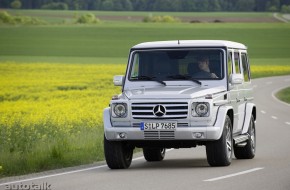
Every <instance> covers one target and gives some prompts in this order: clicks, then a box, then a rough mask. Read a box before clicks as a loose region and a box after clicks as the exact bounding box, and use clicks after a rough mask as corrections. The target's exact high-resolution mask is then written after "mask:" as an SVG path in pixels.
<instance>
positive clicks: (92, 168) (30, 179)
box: [0, 148, 174, 187]
mask: <svg viewBox="0 0 290 190" xmlns="http://www.w3.org/2000/svg"><path fill="white" fill-rule="evenodd" d="M172 150H174V149H173V148H171V149H167V150H166V152H169V151H172ZM142 159H144V157H143V156H140V157H137V158H134V159H133V160H132V161H137V160H142ZM105 167H108V166H107V164H105V165H100V166H95V167H90V168H84V169H79V170H73V171H69V172H62V173H57V174H51V175H45V176H40V177H34V178H28V179H23V180H18V181H11V182H7V183H1V184H0V187H1V186H4V185H11V184H15V183H22V182H27V181H33V180H39V179H45V178H50V177H57V176H62V175H68V174H74V173H79V172H85V171H90V170H96V169H100V168H105Z"/></svg>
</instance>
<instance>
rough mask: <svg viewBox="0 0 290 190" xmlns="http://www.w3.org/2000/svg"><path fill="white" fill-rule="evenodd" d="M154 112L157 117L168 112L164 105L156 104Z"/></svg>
mask: <svg viewBox="0 0 290 190" xmlns="http://www.w3.org/2000/svg"><path fill="white" fill-rule="evenodd" d="M153 113H154V115H155V116H157V117H162V116H164V115H165V113H166V110H165V107H164V106H162V105H156V106H155V107H154V108H153Z"/></svg>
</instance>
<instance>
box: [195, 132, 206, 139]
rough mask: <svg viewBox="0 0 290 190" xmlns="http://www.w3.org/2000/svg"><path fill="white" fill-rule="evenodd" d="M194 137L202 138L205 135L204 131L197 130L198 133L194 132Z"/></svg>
mask: <svg viewBox="0 0 290 190" xmlns="http://www.w3.org/2000/svg"><path fill="white" fill-rule="evenodd" d="M193 137H194V138H197V139H200V138H203V137H204V135H203V133H201V132H197V133H193Z"/></svg>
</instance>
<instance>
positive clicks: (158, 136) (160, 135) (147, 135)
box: [144, 131, 175, 140]
mask: <svg viewBox="0 0 290 190" xmlns="http://www.w3.org/2000/svg"><path fill="white" fill-rule="evenodd" d="M144 139H147V140H171V139H175V132H174V131H144Z"/></svg>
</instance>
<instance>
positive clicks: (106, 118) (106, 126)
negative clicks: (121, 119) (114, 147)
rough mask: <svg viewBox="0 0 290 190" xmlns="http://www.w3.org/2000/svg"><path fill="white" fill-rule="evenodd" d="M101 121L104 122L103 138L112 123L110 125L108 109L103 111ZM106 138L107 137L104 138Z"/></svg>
mask: <svg viewBox="0 0 290 190" xmlns="http://www.w3.org/2000/svg"><path fill="white" fill-rule="evenodd" d="M103 121H104V131H105V136H106V131H107V130H106V129H108V128H112V123H111V115H110V108H109V107H107V108H105V109H104V115H103ZM106 138H107V136H106Z"/></svg>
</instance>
